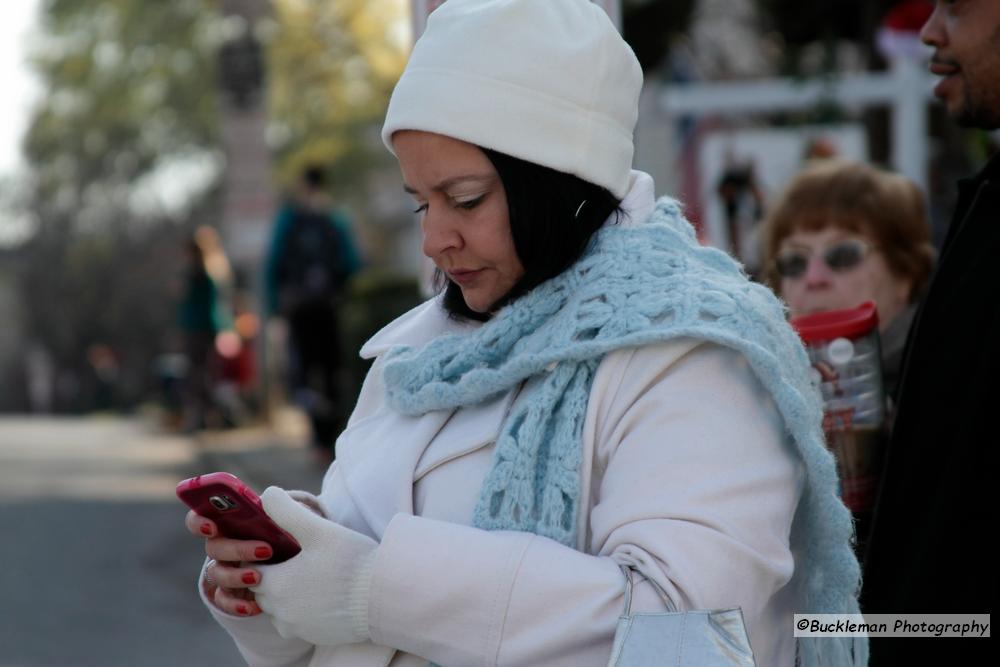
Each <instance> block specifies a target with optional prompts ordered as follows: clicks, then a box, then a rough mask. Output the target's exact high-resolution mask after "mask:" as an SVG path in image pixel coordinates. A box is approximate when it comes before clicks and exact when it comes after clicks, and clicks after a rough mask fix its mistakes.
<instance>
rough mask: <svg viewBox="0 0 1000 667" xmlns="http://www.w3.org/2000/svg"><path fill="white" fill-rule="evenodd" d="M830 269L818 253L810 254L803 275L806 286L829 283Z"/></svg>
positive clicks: (820, 285)
mask: <svg viewBox="0 0 1000 667" xmlns="http://www.w3.org/2000/svg"><path fill="white" fill-rule="evenodd" d="M831 274H832V271H830V267H828V266H827V265H826V262H825V261H823V258H822V257H821V256H820V255H810V257H809V263H808V264H807V265H806V273H805V276H804V279H805V282H806V286H807V287H825V286H827V285H829V284H830V278H831Z"/></svg>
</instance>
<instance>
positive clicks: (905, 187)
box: [761, 160, 935, 302]
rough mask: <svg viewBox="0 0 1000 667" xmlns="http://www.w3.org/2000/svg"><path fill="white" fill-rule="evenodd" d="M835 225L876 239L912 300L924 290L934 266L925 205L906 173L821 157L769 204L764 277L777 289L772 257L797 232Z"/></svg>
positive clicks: (763, 232) (764, 230) (764, 228)
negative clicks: (907, 287)
mask: <svg viewBox="0 0 1000 667" xmlns="http://www.w3.org/2000/svg"><path fill="white" fill-rule="evenodd" d="M827 227H837V228H840V229H844V230H846V231H850V232H855V233H859V234H864V235H865V236H867V237H869V238H870V239H872V241H874V243H875V245H876V246H877V248H878V252H880V253H881V254H882V256H883V257H885V260H886V263H887V264H888V266H889V270H890V271H892V273H893V275H895V276H896V277H898V278H903V279H906V280H909V281H910V285H911V288H910V299H909V300H910V302H913V301H916V300H917V298H919V296H920V294H921V293H922V292H923V289H924V287H926V285H927V281H928V279H929V278H930V274H931V269H932V268H933V266H934V256H935V252H934V246H933V245H931V239H930V224H929V222H928V219H927V208H926V206H925V205H924V196H923V194H922V193H921V191H920V188H919V187H917V185H916V184H915V183H914V182H913V181H911V180H910V179H908V178H906V177H905V176H901V175H899V174H894V173H892V172H889V171H885V170H883V169H878V168H876V167H872V166H870V165H867V164H864V163H861V162H849V161H846V160H823V161H819V162H815V163H812V164H810V165H809V166H807V167H806V168H805V169H803V170H802V171H801V172H799V173H798V174H797V175H796V176H795V177H794V178H793V179H792V180H791V181H790V182H789V184H788V186H787V187H786V188H785V191H784V192H783V193H782V195H781V196H780V197H779V198H778V200H777V201H776V202H775V203H774V205H773V207H771V209H770V212H769V213H768V215H767V216H766V217H765V219H764V223H763V226H762V228H761V240H762V244H763V253H764V267H765V271H766V273H765V279H766V280H767V282H768V284H769V285H770V286H771V288H772V289H774V290H775V291H778V289H779V286H780V283H781V279H780V277H779V276H778V275H777V273H776V272H775V270H774V259H775V256H776V255H777V253H778V248H780V247H781V242H782V241H784V240H785V238H787V237H788V236H790V235H791V234H793V233H794V232H797V231H819V230H821V229H826V228H827Z"/></svg>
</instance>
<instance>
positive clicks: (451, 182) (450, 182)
mask: <svg viewBox="0 0 1000 667" xmlns="http://www.w3.org/2000/svg"><path fill="white" fill-rule="evenodd" d="M494 178H496V177H495V176H493V175H492V174H481V175H480V174H472V175H468V176H456V177H455V178H449V179H445V180H443V181H441V182H440V183H438V184H437V185H435V186H434V187H433V188H431V189H432V190H434V191H435V192H442V191H444V190H447V189H449V188H451V187H454V186H456V185H458V184H460V183H466V182H469V181H482V182H488V181H492V180H493V179H494ZM403 190H405V191H406V192H408V193H410V194H411V195H415V194H417V191H416V190H414V189H413V188H411V187H410V186H409V185H407V184H406V183H403Z"/></svg>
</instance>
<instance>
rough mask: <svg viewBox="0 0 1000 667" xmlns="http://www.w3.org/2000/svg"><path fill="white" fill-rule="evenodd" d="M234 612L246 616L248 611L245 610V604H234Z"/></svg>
mask: <svg viewBox="0 0 1000 667" xmlns="http://www.w3.org/2000/svg"><path fill="white" fill-rule="evenodd" d="M236 613H237V614H239V615H240V616H246V615H247V614H249V613H250V612H249V611H248V610H247V606H246V605H245V604H240V605H236Z"/></svg>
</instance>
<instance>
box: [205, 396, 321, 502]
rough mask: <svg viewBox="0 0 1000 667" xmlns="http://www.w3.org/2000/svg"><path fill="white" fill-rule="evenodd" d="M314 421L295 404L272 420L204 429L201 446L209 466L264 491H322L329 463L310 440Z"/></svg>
mask: <svg viewBox="0 0 1000 667" xmlns="http://www.w3.org/2000/svg"><path fill="white" fill-rule="evenodd" d="M308 433H309V425H308V423H307V422H306V418H305V416H304V415H303V414H302V413H301V412H299V411H298V410H296V409H294V408H282V409H280V410H278V411H277V412H276V414H275V415H274V418H273V419H272V424H271V425H261V426H250V427H244V428H238V429H233V430H230V431H203V432H201V433H199V434H198V435H197V436H196V438H195V447H196V450H197V452H198V457H199V459H200V461H201V464H200V468H201V469H202V470H204V471H205V472H214V471H225V472H230V473H232V474H234V475H236V476H237V477H239V478H240V479H242V480H243V481H244V482H246V483H247V484H248V485H250V487H251V488H253V489H254V491H256V492H257V493H261V492H262V491H263V490H264V489H266V488H267V487H268V486H280V487H282V488H284V489H302V490H305V491H310V492H312V493H319V489H320V486H321V484H322V481H323V475H324V474H325V473H326V469H327V467H328V464H327V463H324V462H321V461H320V460H319V458H318V457H317V455H316V452H315V450H313V448H312V447H311V446H310V444H309V441H308Z"/></svg>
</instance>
